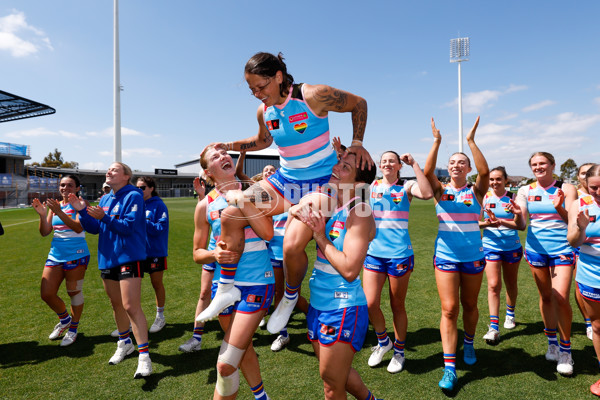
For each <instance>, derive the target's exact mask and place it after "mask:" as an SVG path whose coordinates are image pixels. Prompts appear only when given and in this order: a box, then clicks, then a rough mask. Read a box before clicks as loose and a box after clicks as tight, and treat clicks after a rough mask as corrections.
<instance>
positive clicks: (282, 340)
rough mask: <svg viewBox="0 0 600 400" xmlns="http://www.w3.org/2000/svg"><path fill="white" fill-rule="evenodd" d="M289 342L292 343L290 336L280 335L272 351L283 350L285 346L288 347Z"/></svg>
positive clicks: (272, 346) (274, 342)
mask: <svg viewBox="0 0 600 400" xmlns="http://www.w3.org/2000/svg"><path fill="white" fill-rule="evenodd" d="M289 342H290V335H287V336H283V335H279V336H277V339H275V340H274V341H273V344H272V345H271V350H273V351H279V350H283V348H284V347H285V346H287V344H288V343H289Z"/></svg>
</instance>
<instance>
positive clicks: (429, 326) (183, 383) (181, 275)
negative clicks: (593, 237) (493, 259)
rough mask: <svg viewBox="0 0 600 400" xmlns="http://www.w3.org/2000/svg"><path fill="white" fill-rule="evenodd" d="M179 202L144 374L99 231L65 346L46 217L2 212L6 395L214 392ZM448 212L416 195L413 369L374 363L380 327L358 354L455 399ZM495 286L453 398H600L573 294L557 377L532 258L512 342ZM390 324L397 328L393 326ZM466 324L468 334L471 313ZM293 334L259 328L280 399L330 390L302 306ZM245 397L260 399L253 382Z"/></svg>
mask: <svg viewBox="0 0 600 400" xmlns="http://www.w3.org/2000/svg"><path fill="white" fill-rule="evenodd" d="M167 205H168V207H169V211H170V215H171V229H170V232H171V234H170V248H169V270H168V272H167V273H166V274H165V286H166V290H167V303H166V309H165V316H166V318H167V326H166V327H165V328H164V329H163V330H162V331H161V332H159V333H157V334H153V335H150V353H151V357H152V361H153V366H154V373H153V375H152V376H151V377H150V378H148V379H146V380H143V379H142V380H134V379H133V373H134V372H135V369H136V366H137V359H136V357H129V358H127V359H126V360H125V361H123V362H122V363H121V364H119V365H116V366H113V365H108V359H109V358H110V357H111V356H112V354H113V353H114V350H115V339H114V338H112V337H110V336H109V334H110V332H111V331H112V330H113V329H115V324H114V321H113V319H112V312H111V308H110V304H109V301H108V298H107V296H106V294H105V293H104V291H103V289H102V283H101V280H100V277H99V272H98V270H97V263H96V261H95V260H96V258H95V257H96V246H97V237H96V236H94V235H88V244H89V247H90V250H91V251H92V262H91V263H90V268H89V269H88V272H87V276H86V280H85V285H84V294H85V307H86V308H85V310H84V314H83V317H82V320H81V323H80V325H79V332H80V333H79V336H78V339H77V342H75V344H73V345H72V346H70V347H67V348H61V347H59V343H60V341H49V340H48V334H49V333H50V331H51V330H52V328H53V327H54V325H55V323H56V315H55V314H54V313H53V312H52V311H51V310H50V309H49V308H48V307H47V306H46V304H45V303H44V302H43V301H42V300H41V299H40V296H39V284H40V279H41V275H42V269H43V263H44V261H45V259H46V256H47V253H48V249H49V246H50V240H51V239H50V238H49V237H47V238H42V237H41V236H40V235H39V233H38V230H37V220H38V218H37V214H36V213H35V211H33V210H32V209H19V210H1V211H0V221H1V222H2V224H3V225H4V228H5V231H6V233H5V235H4V236H0V246H1V249H2V257H1V261H0V271H1V276H2V280H1V281H0V304H2V306H3V312H2V319H1V321H2V324H1V326H2V335H1V337H0V397H1V398H27V399H38V398H40V399H41V398H43V399H49V398H52V399H54V398H73V399H82V398H88V399H115V398H128V399H132V398H136V399H137V398H195V399H209V398H211V396H212V393H213V390H214V385H215V382H216V372H215V364H216V359H217V354H218V349H219V346H220V341H221V339H222V337H223V335H222V333H221V332H220V331H219V329H218V324H217V323H216V321H211V322H210V323H208V324H207V326H206V333H205V335H204V339H203V350H202V351H200V352H196V353H192V354H182V353H180V352H179V351H178V350H177V348H178V346H179V345H180V344H182V343H183V342H184V341H186V340H187V339H188V338H189V337H190V335H191V329H192V322H193V317H194V310H195V306H196V302H197V299H198V293H199V290H200V266H198V265H196V264H194V262H193V261H192V258H191V249H192V233H193V228H194V227H193V220H192V216H193V210H194V206H195V200H192V199H176V200H167ZM436 221H437V220H436V218H435V213H434V209H433V203H432V202H431V201H429V202H422V201H417V200H415V201H414V202H413V207H412V209H411V223H410V232H411V237H412V241H413V247H414V249H415V257H416V267H415V270H414V272H413V275H412V277H411V281H410V285H409V289H408V296H407V310H408V318H409V326H408V337H407V340H406V359H407V361H406V366H405V370H404V371H403V372H401V373H399V374H397V375H391V374H389V373H388V372H387V371H386V367H387V361H389V359H390V357H391V354H390V353H388V354H386V357H385V358H384V362H383V363H382V364H381V365H380V366H379V367H377V368H369V367H368V366H367V359H368V357H369V355H370V351H369V348H370V347H371V346H372V345H374V344H376V338H375V334H374V333H373V330H372V329H370V330H369V333H368V335H367V341H366V343H365V346H364V348H363V350H362V351H361V352H359V353H357V354H356V356H355V359H354V367H355V368H356V369H357V370H358V371H359V373H360V374H361V376H362V378H363V380H364V382H365V383H366V385H367V386H368V387H369V388H370V389H371V390H372V391H373V393H374V394H375V395H376V396H377V397H379V398H385V399H387V400H390V399H436V398H444V397H446V396H445V395H444V394H443V393H442V392H441V391H440V390H439V389H438V386H437V382H438V380H439V379H440V378H441V375H442V367H443V360H442V346H441V342H440V335H439V329H438V324H439V316H440V305H439V298H438V295H437V290H436V286H435V280H434V274H433V267H432V255H433V243H434V238H435V235H436V232H437V226H436V225H437V222H436ZM312 247H313V246H312V245H311V246H310V248H312ZM312 253H313V256H314V252H312ZM144 281H145V282H144V285H143V299H144V300H143V303H144V311H145V312H146V316H147V318H148V320H149V324H151V323H152V321H153V319H154V313H155V306H154V293H153V291H152V287H151V285H150V281H149V279H144ZM486 285H487V283H486V280H485V279H484V282H483V286H482V291H481V293H480V297H479V310H480V318H479V324H478V327H477V329H478V330H477V334H476V339H475V348H476V350H477V357H478V362H477V364H475V365H474V366H472V367H469V366H467V365H465V364H464V363H463V362H462V351H461V350H460V349H459V351H458V354H457V370H458V377H459V385H458V390H457V391H456V393H455V394H454V396H453V397H455V398H457V399H513V398H520V399H574V398H591V397H593V395H591V394H590V393H589V389H588V388H589V385H590V384H592V383H593V382H595V381H596V380H597V379H598V362H597V360H596V357H595V354H594V350H593V347H592V343H591V341H589V340H588V339H587V338H586V337H585V327H584V325H583V319H582V317H581V315H580V314H579V312H578V310H577V308H576V306H575V302H574V301H572V304H573V308H574V312H573V314H574V318H573V320H574V323H573V332H574V333H573V337H572V340H571V341H572V345H573V359H574V361H575V373H574V375H573V377H571V378H565V377H562V376H560V375H558V374H557V372H556V364H554V363H550V362H548V361H546V360H545V358H544V354H545V351H546V345H547V343H546V339H545V337H544V335H543V325H542V323H541V317H540V313H539V309H538V296H537V291H536V288H535V284H534V282H533V279H532V277H531V274H530V272H529V267H528V266H527V264H526V263H525V262H522V264H521V272H520V275H519V285H520V286H519V299H518V304H517V310H516V315H517V328H516V329H515V330H513V331H506V330H504V329H503V328H502V327H501V334H502V337H501V339H502V340H501V342H500V344H499V345H497V346H494V347H492V346H489V345H486V344H485V342H484V341H483V340H482V339H481V336H482V335H483V334H484V333H485V332H486V331H487V323H488V309H487V293H486V290H487V289H486V288H487V286H486ZM304 286H305V288H303V289H304V290H303V294H304V295H305V296H308V294H309V293H308V290H307V286H308V285H304ZM386 291H387V286H386V288H384V293H383V296H384V299H382V303H385V302H386V300H385V299H387V293H386ZM60 295H61V297H63V299H65V298H66V297H67V296H66V292H65V290H64V285H63V287H61V291H60ZM67 302H68V301H67ZM383 311H384V313H385V315H386V319H387V320H388V321H391V312H390V311H389V307H384V310H383ZM500 320H501V323H502V322H503V321H504V311H503V310H501V312H500ZM388 331H392V332H393V330H392V327H391V325H390V324H389V323H388ZM459 331H460V332H459V334H461V335H462V322H460V321H459ZM290 334H291V339H292V340H291V343H290V345H289V346H288V347H287V348H286V349H285V350H283V351H281V352H279V353H273V352H272V351H271V350H270V344H271V342H272V341H273V339H274V338H275V337H274V336H272V335H270V334H268V332H267V331H266V330H259V331H258V332H257V333H256V335H255V337H254V346H255V348H256V351H257V353H258V355H259V358H260V364H261V369H262V376H263V382H264V385H265V388H266V391H267V393H268V394H269V396H270V397H271V398H272V399H274V400H275V399H319V398H323V395H322V382H321V380H320V378H319V373H318V365H317V361H316V358H315V357H314V356H313V354H312V347H311V345H310V344H309V343H308V341H307V339H306V328H305V323H304V319H303V315H302V314H295V315H294V316H293V317H292V320H291V323H290ZM238 398H240V399H252V398H253V397H252V394H251V392H250V390H249V388H248V385H247V384H246V383H245V381H244V380H243V379H242V382H241V383H240V392H239V396H238Z"/></svg>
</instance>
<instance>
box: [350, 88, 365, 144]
mask: <svg viewBox="0 0 600 400" xmlns="http://www.w3.org/2000/svg"><path fill="white" fill-rule="evenodd" d="M366 127H367V101H366V100H365V99H363V98H362V97H361V98H360V100H359V101H358V102H357V103H356V106H355V107H354V108H353V109H352V128H353V132H352V140H360V141H361V142H362V140H363V137H364V136H365V129H366Z"/></svg>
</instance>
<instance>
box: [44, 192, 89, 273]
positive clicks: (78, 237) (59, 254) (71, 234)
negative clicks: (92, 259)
mask: <svg viewBox="0 0 600 400" xmlns="http://www.w3.org/2000/svg"><path fill="white" fill-rule="evenodd" d="M60 209H61V210H62V211H63V212H64V213H65V214H67V215H68V216H69V218H72V219H75V218H76V215H77V211H75V209H74V208H73V206H71V204H69V203H67V204H63V203H62V202H61V203H60ZM52 229H54V234H53V237H52V244H51V245H50V253H49V254H48V259H49V260H52V261H55V262H67V261H73V260H78V259H80V258H82V257H86V256H89V255H90V250H89V249H88V246H87V243H86V241H85V231H81V232H80V233H77V232H75V231H74V230H73V229H71V228H69V226H68V225H66V224H65V223H64V222H63V220H62V219H60V218H59V217H58V216H57V215H54V216H53V217H52Z"/></svg>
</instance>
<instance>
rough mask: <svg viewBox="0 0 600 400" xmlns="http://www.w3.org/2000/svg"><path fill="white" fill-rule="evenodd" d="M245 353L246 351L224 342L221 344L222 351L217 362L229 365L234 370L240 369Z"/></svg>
mask: <svg viewBox="0 0 600 400" xmlns="http://www.w3.org/2000/svg"><path fill="white" fill-rule="evenodd" d="M245 352H246V350H242V349H238V348H237V347H235V346H234V345H232V344H229V343H227V342H226V341H224V340H223V343H221V349H220V350H219V358H217V362H222V363H224V364H229V365H231V366H232V367H234V368H238V367H239V365H240V361H241V360H242V357H243V356H244V353H245Z"/></svg>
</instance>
